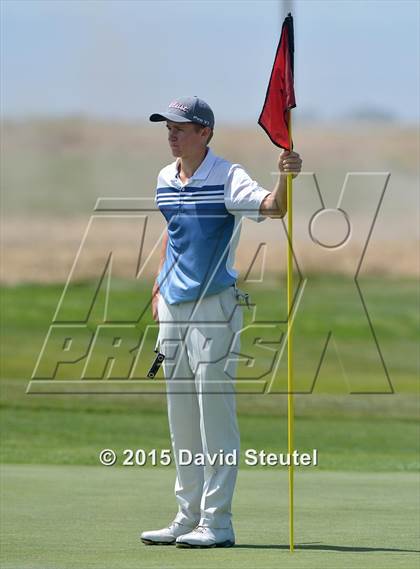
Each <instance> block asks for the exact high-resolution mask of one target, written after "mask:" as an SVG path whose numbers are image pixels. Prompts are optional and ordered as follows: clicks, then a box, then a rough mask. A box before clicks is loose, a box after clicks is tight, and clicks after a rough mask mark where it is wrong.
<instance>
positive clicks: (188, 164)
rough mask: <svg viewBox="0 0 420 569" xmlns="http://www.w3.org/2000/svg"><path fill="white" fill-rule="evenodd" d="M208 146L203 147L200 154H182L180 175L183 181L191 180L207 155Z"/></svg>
mask: <svg viewBox="0 0 420 569" xmlns="http://www.w3.org/2000/svg"><path fill="white" fill-rule="evenodd" d="M207 150H208V148H207V147H206V148H203V149H202V150H201V151H200V152H199V153H198V154H195V155H193V156H182V157H181V158H180V159H179V165H178V169H179V177H180V178H181V181H182V182H185V181H186V180H189V179H190V178H191V177H192V176H193V174H194V172H195V171H196V170H197V169H198V168H199V166H200V164H201V163H202V162H203V160H204V158H205V157H206V154H207Z"/></svg>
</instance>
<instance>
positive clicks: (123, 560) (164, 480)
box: [2, 465, 420, 569]
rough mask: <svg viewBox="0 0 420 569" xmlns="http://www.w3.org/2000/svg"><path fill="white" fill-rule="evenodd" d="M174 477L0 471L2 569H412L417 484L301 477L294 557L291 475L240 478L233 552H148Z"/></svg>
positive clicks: (142, 472)
mask: <svg viewBox="0 0 420 569" xmlns="http://www.w3.org/2000/svg"><path fill="white" fill-rule="evenodd" d="M173 479H174V471H173V468H172V467H168V468H166V469H164V468H155V469H142V468H135V467H131V468H130V467H125V468H122V467H117V468H114V467H112V468H111V467H109V468H106V467H99V466H98V467H69V466H21V465H8V466H5V467H3V468H2V492H3V500H2V503H3V509H2V518H3V523H2V541H3V543H2V558H3V561H2V568H3V569H79V568H81V567H82V568H83V569H115V568H117V567H118V569H131V568H133V569H134V568H135V569H138V568H139V567H141V568H142V569H152V568H159V569H161V568H162V567H164V568H167V569H178V568H185V567H187V568H191V569H193V568H196V567H202V568H209V569H210V568H212V569H213V568H215V567H223V568H227V569H228V568H231V569H239V568H240V569H248V568H249V569H255V567H261V568H264V569H274V568H275V569H277V568H278V567H287V568H291V569H294V568H296V569H306V568H307V569H328V568H331V569H354V567H362V568H369V569H376V568H377V569H395V568H405V569H413V568H414V567H416V566H417V563H418V553H419V549H420V547H419V546H420V544H419V538H418V536H419V532H420V527H419V517H418V512H417V505H418V500H419V485H418V476H417V475H415V474H408V473H404V474H403V473H400V474H397V473H392V474H386V473H377V474H369V473H358V474H355V473H352V474H346V473H331V472H319V471H310V472H309V471H305V472H302V473H298V474H297V475H296V487H295V496H296V503H295V543H296V550H295V552H294V553H293V554H291V553H290V552H289V551H288V513H287V512H288V505H287V504H288V501H287V500H288V498H287V475H286V474H285V473H284V472H282V471H278V470H264V471H260V470H257V471H255V470H248V471H241V472H240V473H239V478H238V484H237V490H236V494H235V500H234V506H233V512H234V527H235V531H236V542H237V545H236V547H234V548H231V549H210V550H180V549H177V548H174V547H167V546H166V547H147V546H144V545H143V544H141V542H140V541H139V539H138V535H139V533H140V532H141V531H142V530H144V529H152V528H158V527H162V526H164V525H165V524H166V523H167V522H168V521H170V520H171V519H172V517H173V516H174V513H175V502H174V498H173V495H172V487H173Z"/></svg>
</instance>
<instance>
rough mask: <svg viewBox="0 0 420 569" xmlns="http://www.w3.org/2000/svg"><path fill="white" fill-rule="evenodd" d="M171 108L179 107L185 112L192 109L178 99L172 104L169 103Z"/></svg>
mask: <svg viewBox="0 0 420 569" xmlns="http://www.w3.org/2000/svg"><path fill="white" fill-rule="evenodd" d="M169 108H170V109H179V110H180V111H184V113H187V112H188V111H189V110H190V109H189V107H187V106H185V105H182V104H181V103H178V102H177V101H173V102H172V103H171V104H170V105H169Z"/></svg>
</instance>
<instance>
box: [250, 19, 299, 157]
mask: <svg viewBox="0 0 420 569" xmlns="http://www.w3.org/2000/svg"><path fill="white" fill-rule="evenodd" d="M293 72H294V32H293V18H292V15H291V14H290V13H289V14H288V16H287V17H286V18H285V20H284V22H283V26H282V28H281V35H280V41H279V45H278V47H277V52H276V57H275V59H274V64H273V69H272V71H271V76H270V82H269V84H268V88H267V93H266V96H265V101H264V106H263V109H262V111H261V114H260V117H259V119H258V124H259V125H260V126H261V127H262V128H263V129H264V130H265V132H266V133H267V134H268V136H269V137H270V140H271V142H273V144H275V145H276V146H279V147H280V148H285V149H286V150H292V148H291V147H293V143H291V137H290V140H289V111H290V109H293V108H294V107H296V101H295V90H294V85H293Z"/></svg>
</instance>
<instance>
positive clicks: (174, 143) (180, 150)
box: [166, 121, 206, 158]
mask: <svg viewBox="0 0 420 569" xmlns="http://www.w3.org/2000/svg"><path fill="white" fill-rule="evenodd" d="M166 128H167V129H168V141H169V146H170V147H171V150H172V154H173V155H174V156H176V157H180V158H185V157H187V156H192V155H194V154H197V152H200V151H201V150H202V148H204V147H205V141H206V138H205V133H203V130H204V129H201V128H199V129H197V128H196V126H195V125H193V124H192V123H180V122H172V121H167V122H166Z"/></svg>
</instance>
